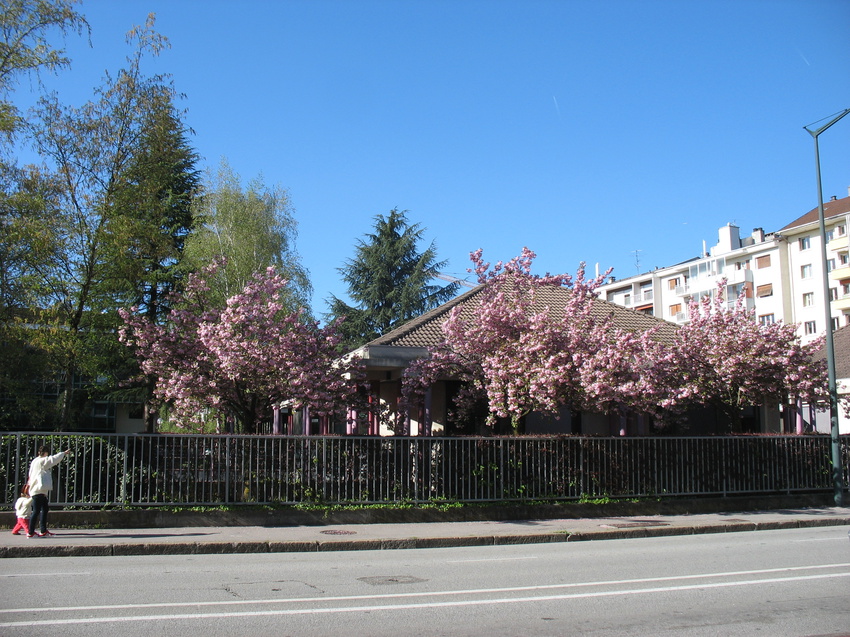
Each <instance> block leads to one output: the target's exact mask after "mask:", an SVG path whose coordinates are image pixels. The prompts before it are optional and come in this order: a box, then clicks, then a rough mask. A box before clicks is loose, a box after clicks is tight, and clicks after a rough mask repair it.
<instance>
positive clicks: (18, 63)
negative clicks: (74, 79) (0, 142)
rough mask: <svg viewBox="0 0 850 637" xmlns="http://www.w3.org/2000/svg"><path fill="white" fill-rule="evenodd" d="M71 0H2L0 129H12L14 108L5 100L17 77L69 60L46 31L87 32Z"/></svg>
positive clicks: (55, 67)
mask: <svg viewBox="0 0 850 637" xmlns="http://www.w3.org/2000/svg"><path fill="white" fill-rule="evenodd" d="M76 4H77V3H76V2H75V0H70V1H69V0H4V2H3V5H2V8H0V37H2V40H0V131H3V132H6V133H9V132H12V131H13V130H14V128H16V124H17V123H18V117H19V116H18V111H17V109H15V107H14V106H13V105H12V104H11V102H9V101H8V97H9V94H10V93H11V91H12V89H13V88H14V86H15V83H16V82H17V80H18V77H19V76H21V75H25V74H28V73H38V72H39V71H40V70H42V69H44V70H47V71H57V70H59V69H61V68H64V67H67V66H68V65H69V64H70V60H69V59H68V58H67V57H65V51H64V50H63V49H60V48H56V47H55V46H54V45H53V44H52V42H50V41H49V40H48V39H47V35H48V33H49V32H50V31H52V30H55V29H59V30H60V31H61V32H62V33H63V34H67V33H68V32H69V31H75V32H76V33H78V34H82V33H83V31H88V23H87V22H86V21H85V18H83V17H82V16H81V15H80V14H79V13H77V11H76V10H75V9H74V5H76Z"/></svg>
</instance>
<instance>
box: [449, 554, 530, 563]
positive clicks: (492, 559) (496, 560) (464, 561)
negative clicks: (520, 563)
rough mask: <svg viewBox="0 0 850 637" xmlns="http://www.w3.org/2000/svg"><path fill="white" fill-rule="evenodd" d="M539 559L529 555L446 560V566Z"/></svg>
mask: <svg viewBox="0 0 850 637" xmlns="http://www.w3.org/2000/svg"><path fill="white" fill-rule="evenodd" d="M536 559H539V558H538V557H537V556H535V555H529V556H528V557H489V558H482V559H480V560H448V561H447V562H446V564H469V563H471V562H476V563H477V562H514V561H517V560H536Z"/></svg>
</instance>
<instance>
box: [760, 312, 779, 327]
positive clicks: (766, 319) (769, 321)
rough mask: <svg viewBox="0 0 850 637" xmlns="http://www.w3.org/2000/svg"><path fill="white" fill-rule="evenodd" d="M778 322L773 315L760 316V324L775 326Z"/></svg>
mask: <svg viewBox="0 0 850 637" xmlns="http://www.w3.org/2000/svg"><path fill="white" fill-rule="evenodd" d="M775 322H776V319H775V318H774V316H773V314H762V315H761V316H759V323H760V324H761V325H773V323H775Z"/></svg>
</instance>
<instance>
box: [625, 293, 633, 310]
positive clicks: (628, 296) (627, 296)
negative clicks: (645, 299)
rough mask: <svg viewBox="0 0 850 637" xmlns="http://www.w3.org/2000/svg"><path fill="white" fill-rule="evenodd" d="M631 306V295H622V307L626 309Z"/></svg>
mask: <svg viewBox="0 0 850 637" xmlns="http://www.w3.org/2000/svg"><path fill="white" fill-rule="evenodd" d="M631 304H632V295H631V294H626V295H624V296H623V305H625V306H627V307H628V306H629V305H631Z"/></svg>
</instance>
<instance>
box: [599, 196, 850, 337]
mask: <svg viewBox="0 0 850 637" xmlns="http://www.w3.org/2000/svg"><path fill="white" fill-rule="evenodd" d="M824 218H825V221H826V224H825V225H826V237H827V245H826V248H827V268H826V269H827V271H826V272H824V266H823V258H822V256H821V238H820V227H819V222H818V210H817V208H814V209H813V210H810V211H809V212H807V213H806V214H804V215H803V216H801V217H799V218H797V219H795V220H794V221H792V222H791V223H789V224H787V225H786V226H784V227H783V228H781V229H779V230H777V231H775V232H769V233H765V232H764V230H763V229H762V228H756V229H755V230H753V231H752V233H751V234H750V235H749V236H741V232H740V229H739V228H738V227H737V226H734V225H732V224H727V225H726V226H724V227H722V228H720V229H719V231H718V241H717V244H716V245H714V246H712V247H711V248H710V249H706V247H705V246H704V247H703V251H702V254H701V255H700V256H698V257H695V258H692V259H689V260H687V261H684V262H682V263H678V264H676V265H672V266H668V267H664V268H656V269H655V270H653V271H651V272H647V273H644V274H639V275H636V276H633V277H629V278H627V279H622V280H616V279H614V278H612V280H611V281H609V282H608V283H606V284H605V285H603V286H602V287H601V288H600V289H599V293H600V298H603V299H606V300H608V301H610V302H612V303H616V304H618V305H623V306H625V307H628V308H631V309H634V310H636V311H638V312H645V313H647V314H652V315H654V316H657V317H659V318H663V319H666V320H668V321H671V322H673V323H678V324H682V323H685V322H687V321H688V305H689V304H690V303H691V301H699V300H700V299H701V298H703V297H704V296H705V295H707V294H714V293H716V291H717V287H718V285H719V283H720V282H721V281H723V280H725V291H724V294H725V297H726V301H727V302H728V303H730V304H734V303H735V302H736V301H737V298H738V296H739V295H740V294H741V292H743V293H744V300H745V303H746V306H747V307H748V308H750V309H754V310H755V314H756V319H757V320H759V321H762V322H765V323H772V322H775V321H783V322H785V323H795V324H797V325H798V329H799V334H800V338H801V340H802V341H803V342H809V341H812V340H814V339H815V338H817V336H819V335H821V334H823V331H824V329H825V325H824V323H825V308H824V293H823V277H824V276H826V277H827V279H828V281H829V290H830V292H829V303H830V311H831V317H832V329H838V328H839V327H841V326H844V325H850V241H848V229H850V196H848V197H845V198H842V199H838V198H835V197H833V198H832V199H831V200H830V201H828V202H825V203H824Z"/></svg>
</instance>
